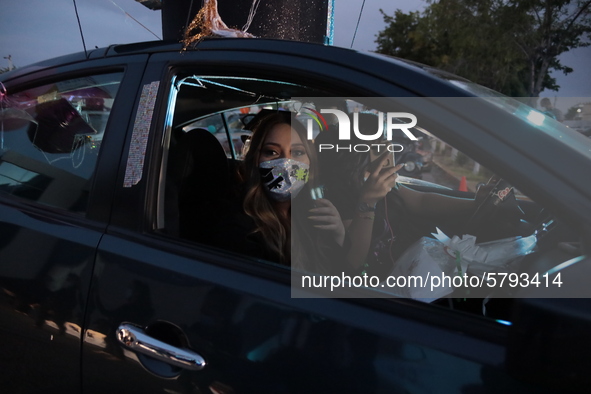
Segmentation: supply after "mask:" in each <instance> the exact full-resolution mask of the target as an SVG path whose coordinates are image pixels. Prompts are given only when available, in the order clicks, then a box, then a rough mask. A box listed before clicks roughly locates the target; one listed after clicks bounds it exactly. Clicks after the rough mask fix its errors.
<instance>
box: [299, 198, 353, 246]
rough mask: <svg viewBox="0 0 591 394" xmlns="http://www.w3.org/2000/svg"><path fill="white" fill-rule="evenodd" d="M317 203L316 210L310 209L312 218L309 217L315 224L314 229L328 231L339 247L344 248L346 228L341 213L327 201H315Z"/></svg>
mask: <svg viewBox="0 0 591 394" xmlns="http://www.w3.org/2000/svg"><path fill="white" fill-rule="evenodd" d="M315 203H316V208H312V209H310V211H309V212H310V214H311V216H308V219H310V220H311V221H312V223H314V227H316V228H318V229H320V230H323V231H327V232H328V233H329V234H330V235H331V237H332V239H334V241H335V242H336V243H337V244H338V245H339V246H343V243H344V242H345V226H343V221H342V220H341V215H340V214H339V211H338V210H337V209H336V207H335V206H334V205H333V204H332V203H331V202H330V201H329V200H327V199H324V198H322V199H318V200H315Z"/></svg>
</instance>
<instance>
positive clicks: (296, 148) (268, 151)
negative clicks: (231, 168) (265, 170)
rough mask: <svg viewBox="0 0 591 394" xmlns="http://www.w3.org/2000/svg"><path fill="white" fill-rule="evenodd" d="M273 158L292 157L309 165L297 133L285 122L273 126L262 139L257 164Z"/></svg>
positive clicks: (308, 159) (303, 146)
mask: <svg viewBox="0 0 591 394" xmlns="http://www.w3.org/2000/svg"><path fill="white" fill-rule="evenodd" d="M275 159H293V160H297V161H299V162H302V163H305V164H307V165H310V158H309V157H308V153H307V152H306V148H305V145H304V143H303V142H302V140H301V138H300V136H299V135H298V133H297V132H296V131H295V130H294V129H292V128H291V126H290V125H288V124H287V123H279V124H276V125H275V126H273V128H272V129H271V130H270V131H269V133H267V136H266V137H265V140H264V141H263V146H262V147H261V152H260V155H259V164H260V163H262V162H264V161H269V160H275Z"/></svg>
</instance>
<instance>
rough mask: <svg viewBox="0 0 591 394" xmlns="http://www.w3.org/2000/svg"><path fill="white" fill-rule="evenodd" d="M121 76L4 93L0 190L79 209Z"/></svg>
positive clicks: (0, 119) (83, 205)
mask: <svg viewBox="0 0 591 394" xmlns="http://www.w3.org/2000/svg"><path fill="white" fill-rule="evenodd" d="M121 77H122V74H120V73H116V74H104V75H97V76H92V77H84V78H77V79H71V80H66V81H60V82H57V83H53V84H49V85H44V86H40V87H36V88H33V89H29V90H26V91H22V92H18V93H16V94H13V95H9V96H8V97H7V99H6V100H4V101H3V102H2V109H1V117H0V122H1V123H2V129H1V130H2V131H1V133H2V136H1V137H2V138H0V141H1V142H0V143H1V146H0V191H2V192H3V193H7V194H11V195H13V196H18V197H21V198H24V199H27V200H31V201H36V202H38V203H42V204H47V205H51V206H54V207H58V208H63V209H67V210H70V211H72V212H77V213H84V212H85V211H86V205H87V202H88V193H89V187H90V180H91V178H92V175H93V173H94V170H95V166H96V161H97V157H98V153H99V150H100V146H101V142H102V139H103V135H104V132H105V128H106V124H107V120H108V118H109V114H110V112H111V107H112V105H113V101H114V99H115V96H116V94H117V90H118V88H119V83H120V81H121Z"/></svg>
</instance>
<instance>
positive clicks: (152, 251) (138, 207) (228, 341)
mask: <svg viewBox="0 0 591 394" xmlns="http://www.w3.org/2000/svg"><path fill="white" fill-rule="evenodd" d="M264 44H265V45H267V46H264V45H263V44H259V43H252V44H251V43H250V42H246V41H245V43H244V45H241V46H239V47H238V48H236V47H233V46H232V45H236V44H235V43H234V42H233V41H229V42H226V41H224V42H215V41H214V42H213V43H212V42H205V43H204V45H202V46H200V48H199V50H198V51H195V52H191V51H189V52H185V53H182V54H181V53H177V52H163V53H156V54H153V55H152V56H151V58H150V64H149V66H148V68H147V70H146V73H145V74H144V77H143V79H142V83H141V87H140V88H139V89H138V91H137V96H136V97H135V100H134V110H133V112H132V115H131V120H132V122H131V123H130V124H129V127H128V129H129V130H128V136H127V140H126V143H125V145H124V154H123V155H122V159H121V162H120V168H119V172H118V177H117V185H116V194H115V200H114V206H113V214H112V216H111V218H112V220H111V223H110V225H109V227H108V229H107V233H106V234H105V235H104V236H103V237H102V239H101V241H100V245H99V248H98V251H97V255H96V264H95V269H94V274H93V281H92V286H91V290H90V295H89V301H88V309H87V310H88V312H87V319H86V324H85V332H84V338H83V341H84V345H83V367H84V370H83V385H84V391H85V392H97V393H98V392H105V391H108V390H111V391H112V390H116V391H122V392H123V391H127V392H142V393H145V392H164V391H165V392H182V393H198V392H204V393H209V392H211V393H244V392H270V393H281V392H286V393H294V392H295V393H314V392H363V393H366V392H393V393H394V392H401V393H408V392H412V393H430V392H516V393H517V392H520V393H521V392H541V391H542V390H544V389H545V388H543V387H539V386H536V385H532V384H531V383H526V382H523V381H520V380H518V379H515V378H514V377H511V376H510V374H509V371H508V370H507V368H506V365H505V360H506V350H507V349H506V343H507V340H508V338H509V326H510V323H509V322H507V321H502V320H500V319H499V320H495V319H490V318H484V317H482V316H478V315H471V314H467V313H465V312H463V311H458V310H453V309H447V308H442V307H438V306H435V305H431V304H426V303H422V302H419V301H415V300H408V299H402V298H394V299H333V298H327V297H321V298H313V299H310V298H295V297H294V298H292V293H291V291H292V289H291V276H290V271H289V269H287V268H286V267H282V266H278V265H276V264H273V263H270V262H266V261H262V260H257V259H253V258H249V257H248V256H244V255H239V254H236V253H230V252H228V251H226V250H223V249H219V248H215V247H212V246H211V245H208V244H205V243H196V242H188V241H186V240H183V239H180V238H179V237H178V234H176V233H175V232H174V231H168V230H170V229H169V228H167V226H166V224H165V223H163V217H165V216H166V212H165V211H166V209H165V207H164V206H163V204H162V201H165V200H166V190H165V187H163V185H165V179H166V178H167V169H166V168H165V165H164V163H166V162H167V160H168V158H167V154H168V149H169V147H170V146H171V142H170V139H171V134H172V133H173V128H174V127H175V126H178V125H179V124H183V122H185V121H188V120H189V119H183V120H182V121H179V120H178V117H179V116H181V115H180V114H182V110H181V109H179V108H180V107H181V106H183V105H188V102H185V101H182V100H181V99H180V98H179V99H178V100H177V98H178V97H177V96H178V94H179V89H182V84H183V83H186V84H187V85H189V83H188V82H187V79H186V78H192V79H191V81H190V84H192V86H194V87H195V88H196V89H195V92H193V93H194V95H197V97H198V96H199V94H200V93H199V92H200V91H199V89H202V88H205V86H203V83H204V80H205V79H208V80H209V81H212V80H213V81H216V80H215V78H216V77H222V78H228V79H232V78H238V79H240V78H242V79H244V80H248V81H249V82H251V81H254V82H253V83H255V82H256V83H261V84H265V83H268V82H269V81H278V82H284V83H285V86H291V85H290V84H296V85H297V84H301V85H305V86H309V87H312V88H318V89H324V90H326V91H331V92H332V93H337V92H346V93H347V94H357V95H360V96H361V95H364V94H365V95H368V94H370V93H372V92H373V93H374V94H375V95H392V96H414V95H415V93H413V92H412V91H411V90H408V89H405V88H402V87H400V86H397V85H396V84H394V83H393V82H387V81H385V80H384V79H382V78H380V77H378V76H376V75H379V74H378V71H380V70H382V71H384V70H389V72H390V73H392V72H400V73H401V74H403V75H405V76H409V75H412V72H411V71H409V69H408V68H405V67H400V68H399V69H397V70H391V69H388V68H387V67H386V64H384V63H382V62H380V61H378V60H375V59H374V60H372V59H371V58H369V57H367V58H365V57H363V58H362V57H361V55H359V54H356V53H350V54H346V53H344V52H343V53H342V52H341V50H340V49H330V48H329V49H326V51H327V52H323V51H324V50H323V49H321V48H323V47H320V46H308V45H302V44H301V43H293V45H291V44H289V45H288V44H284V43H281V44H279V43H277V42H265V43H264ZM259 45H260V46H259ZM287 47H288V48H287ZM337 55H339V56H343V57H342V58H341V60H339V61H338V62H337V61H332V60H327V59H335V58H336V57H337ZM358 60H364V63H363V64H364V67H363V68H364V69H361V67H360V66H359V63H358V62H357V61H358ZM195 75H197V77H195ZM417 79H418V80H419V81H422V82H425V81H427V82H431V83H433V84H435V85H436V84H437V82H436V81H435V78H432V79H430V78H429V77H427V76H425V75H424V74H419V75H418V76H417ZM182 81H183V82H182ZM181 82H182V83H181ZM216 84H217V85H216V86H219V85H220V82H216ZM298 86H299V85H298ZM286 89H287V88H286ZM426 91H427V92H432V93H433V94H435V92H439V93H440V94H443V93H445V92H448V93H450V94H451V93H453V92H454V89H453V88H451V87H449V86H448V85H445V84H443V83H441V86H431V87H429V88H426ZM203 94H205V93H203ZM212 94H213V97H214V98H216V97H217V99H218V100H219V101H224V100H225V99H226V97H225V96H224V93H223V92H217V91H216V92H214V93H212ZM343 94H344V93H343ZM456 94H457V92H456ZM194 95H193V94H192V95H191V96H194ZM208 103H209V101H207V100H203V102H202V103H201V104H199V105H198V106H196V107H195V111H196V112H197V113H198V115H199V116H201V115H202V114H201V113H200V111H202V110H203V108H206V107H207V105H208ZM237 106H238V105H237ZM199 116H197V115H195V117H199ZM470 129H471V130H472V131H477V130H478V127H474V126H471V127H470ZM200 186H202V187H203V189H202V190H203V193H204V194H207V193H209V192H210V191H211V189H208V185H206V184H204V185H200ZM197 208H199V209H202V210H208V209H211V208H210V206H209V205H204V206H198V207H197ZM213 213H214V215H213V216H215V212H213ZM208 224H209V223H208ZM199 225H201V223H199ZM549 391H550V392H552V390H549Z"/></svg>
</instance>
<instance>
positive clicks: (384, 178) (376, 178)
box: [359, 152, 404, 205]
mask: <svg viewBox="0 0 591 394" xmlns="http://www.w3.org/2000/svg"><path fill="white" fill-rule="evenodd" d="M391 154H392V153H391V152H385V153H384V154H382V155H381V156H380V157H379V158H378V159H376V160H375V161H374V162H372V163H370V165H369V167H370V169H368V173H369V177H368V178H367V180H366V181H365V183H364V184H363V187H362V188H361V194H360V196H359V202H365V203H367V204H369V205H375V204H376V203H377V202H378V201H380V200H382V199H383V198H384V197H386V195H387V194H388V193H390V191H391V190H392V188H394V186H396V178H397V177H398V174H397V173H396V172H397V171H399V170H400V169H401V168H402V167H403V166H404V164H399V165H397V166H394V167H386V168H384V165H385V164H386V162H387V161H388V159H389V158H390V157H391V156H390V155H391Z"/></svg>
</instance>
